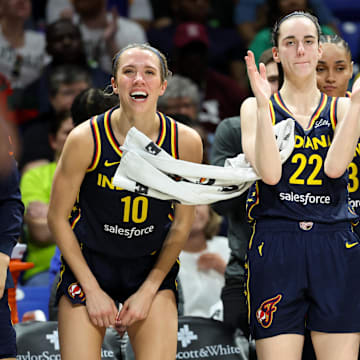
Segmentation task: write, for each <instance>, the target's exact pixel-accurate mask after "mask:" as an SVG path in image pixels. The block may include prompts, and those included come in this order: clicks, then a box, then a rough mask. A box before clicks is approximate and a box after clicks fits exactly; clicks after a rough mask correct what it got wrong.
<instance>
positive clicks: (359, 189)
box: [316, 35, 360, 235]
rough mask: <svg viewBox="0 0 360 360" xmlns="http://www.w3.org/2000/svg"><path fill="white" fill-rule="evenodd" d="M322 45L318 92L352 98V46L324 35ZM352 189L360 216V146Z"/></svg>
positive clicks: (351, 177)
mask: <svg viewBox="0 0 360 360" xmlns="http://www.w3.org/2000/svg"><path fill="white" fill-rule="evenodd" d="M320 43H321V44H322V50H323V52H322V55H321V58H320V59H319V62H318V66H317V68H316V73H317V75H316V78H317V85H318V88H319V89H320V91H321V92H323V93H325V94H327V95H329V96H340V97H344V96H345V97H350V96H351V92H350V91H349V82H350V80H351V78H352V76H353V61H352V56H351V50H350V47H349V45H348V43H347V42H346V41H345V40H344V39H342V38H341V37H340V36H338V35H322V36H320ZM357 81H358V82H359V80H357ZM354 86H356V85H355V84H354ZM359 120H360V116H359ZM348 189H349V195H350V205H351V206H353V207H354V209H355V211H356V213H357V214H358V215H360V142H359V143H358V146H357V148H356V151H355V156H354V159H353V161H352V162H351V163H350V165H349V186H348ZM354 229H355V231H356V232H357V234H358V235H360V226H359V225H357V226H355V227H354Z"/></svg>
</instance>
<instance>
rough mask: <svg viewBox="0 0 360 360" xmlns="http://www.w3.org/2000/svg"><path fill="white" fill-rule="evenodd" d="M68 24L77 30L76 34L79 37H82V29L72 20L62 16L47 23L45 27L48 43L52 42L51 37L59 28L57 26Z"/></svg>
mask: <svg viewBox="0 0 360 360" xmlns="http://www.w3.org/2000/svg"><path fill="white" fill-rule="evenodd" d="M62 24H64V25H68V26H70V27H71V28H72V29H74V31H75V32H76V34H77V35H78V36H79V38H80V39H81V32H80V29H79V27H78V26H77V25H75V24H74V23H73V22H72V20H70V19H67V18H61V19H58V20H56V21H54V22H52V23H50V24H48V25H46V27H45V39H46V43H47V44H48V43H49V42H51V39H50V38H51V37H52V36H53V32H54V31H56V30H57V27H58V26H59V25H62Z"/></svg>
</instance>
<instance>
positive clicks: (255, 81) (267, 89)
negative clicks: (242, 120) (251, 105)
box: [245, 50, 271, 105]
mask: <svg viewBox="0 0 360 360" xmlns="http://www.w3.org/2000/svg"><path fill="white" fill-rule="evenodd" d="M245 62H246V68H247V73H248V77H249V80H250V85H251V90H252V92H253V94H254V96H255V97H256V100H257V102H258V104H259V105H263V104H265V105H267V104H268V103H269V99H270V96H271V86H270V84H269V82H268V80H267V77H266V68H265V65H264V64H263V63H260V65H259V70H258V68H257V66H256V63H255V57H254V53H253V52H252V51H250V50H248V52H247V55H246V56H245Z"/></svg>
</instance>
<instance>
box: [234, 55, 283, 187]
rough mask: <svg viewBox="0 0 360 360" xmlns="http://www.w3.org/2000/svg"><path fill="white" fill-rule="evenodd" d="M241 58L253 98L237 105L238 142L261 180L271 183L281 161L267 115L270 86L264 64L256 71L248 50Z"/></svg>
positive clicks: (279, 176) (280, 168) (269, 118)
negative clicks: (238, 121) (239, 120)
mask: <svg viewBox="0 0 360 360" xmlns="http://www.w3.org/2000/svg"><path fill="white" fill-rule="evenodd" d="M245 61H246V66H247V72H248V76H249V80H250V84H251V89H252V91H253V93H254V95H255V98H248V99H246V100H245V101H244V102H243V103H242V105H241V108H240V119H241V131H242V138H241V140H242V145H243V149H244V153H245V156H246V159H247V160H248V161H249V162H250V164H251V165H252V167H253V168H254V170H255V171H256V173H257V174H258V175H259V176H260V177H261V179H262V181H263V182H265V183H266V184H269V185H275V184H277V183H278V182H279V180H280V178H281V171H282V163H281V159H280V152H279V149H278V147H277V144H276V141H275V135H274V131H273V126H272V122H271V117H270V109H269V99H270V96H271V87H270V84H269V82H268V81H267V78H266V70H265V65H264V64H260V65H259V70H258V69H257V66H256V64H255V59H254V54H253V53H252V52H251V51H248V55H247V56H245Z"/></svg>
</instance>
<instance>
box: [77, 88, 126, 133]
mask: <svg viewBox="0 0 360 360" xmlns="http://www.w3.org/2000/svg"><path fill="white" fill-rule="evenodd" d="M118 104H119V98H118V97H117V96H116V95H115V94H107V93H104V91H103V90H101V89H97V88H88V89H85V90H83V91H82V92H81V93H80V94H78V95H77V96H76V97H75V99H74V101H73V103H72V105H71V110H70V111H71V115H72V118H73V121H74V125H75V126H76V125H79V124H81V123H82V122H84V121H85V120H87V119H90V118H91V117H92V116H95V115H99V114H102V113H104V112H105V111H106V110H109V109H111V108H112V107H114V106H116V105H118Z"/></svg>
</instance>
